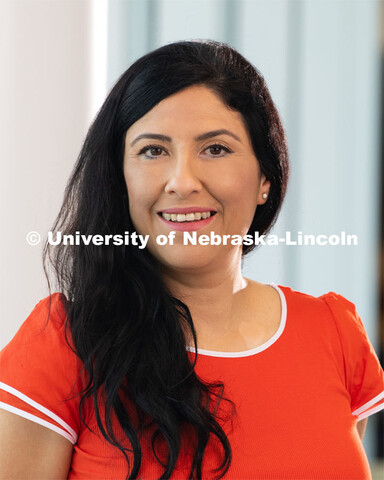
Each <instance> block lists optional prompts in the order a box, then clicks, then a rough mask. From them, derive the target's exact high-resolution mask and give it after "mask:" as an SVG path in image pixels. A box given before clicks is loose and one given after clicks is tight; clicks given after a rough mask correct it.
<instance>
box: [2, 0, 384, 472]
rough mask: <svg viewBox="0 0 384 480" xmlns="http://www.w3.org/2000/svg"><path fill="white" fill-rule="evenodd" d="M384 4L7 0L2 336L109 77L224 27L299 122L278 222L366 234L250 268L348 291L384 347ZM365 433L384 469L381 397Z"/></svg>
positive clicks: (28, 287)
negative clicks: (32, 236)
mask: <svg viewBox="0 0 384 480" xmlns="http://www.w3.org/2000/svg"><path fill="white" fill-rule="evenodd" d="M383 12H384V7H383V2H381V1H380V0H0V62H1V67H2V75H1V76H0V102H1V103H0V104H1V114H0V138H1V141H0V159H1V162H0V215H1V223H0V226H1V232H0V252H1V253H0V286H1V288H0V316H1V319H2V322H1V325H0V348H2V347H3V346H4V345H5V344H6V343H8V341H9V340H10V339H11V338H12V336H13V335H14V334H15V332H16V331H17V329H18V328H19V326H20V325H21V323H22V322H23V321H24V320H25V318H26V317H27V316H28V314H29V313H30V312H31V310H32V309H33V307H34V306H35V305H36V303H37V302H38V301H39V300H40V299H41V298H43V297H45V296H46V295H47V294H48V290H47V286H46V281H45V277H44V274H43V270H42V265H41V251H42V244H40V245H38V246H31V245H28V243H27V241H26V235H27V233H28V232H30V231H37V232H39V233H40V234H41V236H42V237H45V236H46V233H47V232H48V230H50V227H51V226H52V224H53V221H54V219H55V217H56V215H57V213H58V211H59V208H60V206H61V202H62V198H63V193H64V189H65V185H66V182H67V180H68V177H69V175H70V172H71V170H72V167H73V165H74V163H75V161H76V158H77V156H78V154H79V151H80V148H81V145H82V142H83V140H84V138H85V135H86V132H87V129H88V127H89V125H90V123H91V121H92V118H93V117H94V115H95V114H96V112H97V110H98V109H99V108H100V106H101V104H102V102H103V100H104V98H105V96H106V94H107V92H108V91H109V89H110V88H111V87H112V85H113V84H114V83H115V81H116V80H117V79H118V77H119V76H120V75H121V73H122V72H123V71H124V70H126V69H127V68H128V66H129V65H130V64H131V63H132V62H133V61H134V60H136V59H137V58H138V57H140V56H141V55H143V54H145V53H146V52H148V51H150V50H152V49H154V48H156V47H158V46H160V45H163V44H165V43H168V42H171V41H175V40H186V39H214V40H219V41H224V42H226V43H229V44H230V45H232V46H234V47H235V48H237V49H238V50H239V51H240V53H242V54H243V55H244V56H245V57H247V58H248V59H249V60H250V61H251V62H252V63H253V64H254V65H255V66H256V67H257V68H258V69H259V70H260V71H261V73H262V74H263V75H264V77H265V79H266V81H267V84H268V86H269V89H270V91H271V94H272V98H273V99H274V101H275V103H276V105H277V108H278V110H279V112H280V115H281V117H282V120H283V123H284V126H285V129H286V133H287V138H288V145H289V150H290V157H291V178H290V183H289V186H288V193H287V197H286V201H285V204H284V207H283V209H282V211H281V214H280V217H279V220H278V221H277V223H276V225H275V227H274V229H273V231H272V233H276V234H279V235H280V234H281V235H282V233H283V232H285V231H286V230H289V231H291V232H292V235H293V236H294V235H296V234H297V232H299V231H301V232H303V233H304V234H307V233H308V234H326V235H330V234H337V235H340V234H341V232H343V231H344V232H346V233H347V234H355V235H357V237H358V245H357V246H328V247H324V246H323V247H320V246H297V247H294V246H283V245H280V246H263V247H260V248H258V249H256V251H255V252H253V253H252V254H251V255H250V256H249V258H247V259H246V260H245V263H244V274H245V275H247V276H249V277H251V278H254V279H256V280H258V281H262V282H275V283H278V284H282V285H288V286H290V287H292V288H293V289H295V290H301V291H303V292H305V293H309V294H312V295H316V296H318V295H321V294H323V293H326V292H328V291H336V292H338V293H341V294H342V295H344V296H345V297H347V298H348V299H349V300H351V301H352V302H354V303H355V304H356V306H357V309H358V311H359V313H360V316H361V317H362V320H363V322H364V324H365V327H366V330H367V332H368V335H369V337H370V339H371V341H372V343H373V345H374V347H375V350H376V352H377V353H378V355H379V357H380V358H381V360H382V361H383V350H384V294H383V291H384V286H383V285H384V222H383V212H384V196H383V188H382V186H383V184H384V180H383V176H384V173H383V172H384V168H383V158H384V156H383V152H384V148H383V130H384V128H383V126H384V123H383V118H384V94H383V91H384V89H383V77H384V33H383V31H384V21H383V16H384V13H383ZM364 446H365V449H366V452H367V455H368V458H369V460H370V463H371V466H372V470H373V476H374V478H381V479H382V478H383V477H384V470H383V467H382V462H383V455H384V454H383V449H384V446H383V413H382V412H381V413H377V414H375V415H373V416H371V417H369V421H368V428H367V432H366V435H365V439H364ZM380 462H381V464H380ZM380 465H381V466H380Z"/></svg>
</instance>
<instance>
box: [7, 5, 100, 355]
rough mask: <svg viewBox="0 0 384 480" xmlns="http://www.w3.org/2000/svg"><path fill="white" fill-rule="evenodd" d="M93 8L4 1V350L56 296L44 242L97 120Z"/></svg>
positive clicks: (89, 6) (88, 6)
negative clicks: (36, 241)
mask: <svg viewBox="0 0 384 480" xmlns="http://www.w3.org/2000/svg"><path fill="white" fill-rule="evenodd" d="M91 20H92V15H91V3H90V2H86V1H81V2H72V1H69V2H68V1H66V0H62V1H60V0H59V1H55V2H51V1H39V0H27V1H22V0H18V1H13V0H10V1H4V0H2V1H1V2H0V65H1V71H2V74H1V75H0V105H1V113H0V135H1V140H0V218H1V222H0V229H1V231H0V318H1V322H0V344H1V345H0V348H1V347H2V346H3V345H5V344H6V343H7V342H8V341H9V340H10V338H11V337H12V336H13V334H14V333H15V332H16V330H17V329H18V327H19V326H20V324H21V323H22V322H23V321H24V320H25V318H26V317H27V316H28V314H29V313H30V312H31V310H32V309H33V307H34V306H35V305H36V303H37V302H38V301H39V300H40V299H42V298H43V297H45V296H46V295H47V294H48V292H47V288H46V281H45V277H44V275H43V270H42V266H41V265H42V262H41V252H42V243H41V244H40V245H38V246H30V245H28V243H27V242H26V235H27V233H28V232H30V231H31V230H35V231H37V232H39V233H40V234H41V235H42V236H44V235H46V233H47V231H48V230H49V229H50V227H51V225H52V224H53V221H54V219H55V217H56V215H57V214H58V211H59V207H60V205H61V201H62V197H63V192H64V187H65V184H66V181H67V179H68V176H69V173H70V171H71V169H72V167H73V164H74V162H75V160H76V158H77V155H78V153H79V150H80V146H81V143H82V140H83V137H84V135H85V133H86V130H87V128H88V124H89V121H90V116H91V94H92V88H91V84H92V78H91V59H92V55H91V53H92V52H91Z"/></svg>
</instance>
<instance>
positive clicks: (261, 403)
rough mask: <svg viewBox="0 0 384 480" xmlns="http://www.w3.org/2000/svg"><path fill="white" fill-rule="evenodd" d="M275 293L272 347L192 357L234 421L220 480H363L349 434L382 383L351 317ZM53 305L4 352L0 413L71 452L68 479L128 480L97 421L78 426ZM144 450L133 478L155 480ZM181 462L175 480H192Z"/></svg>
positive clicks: (56, 299) (74, 365)
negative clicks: (54, 436) (49, 433)
mask: <svg viewBox="0 0 384 480" xmlns="http://www.w3.org/2000/svg"><path fill="white" fill-rule="evenodd" d="M273 286H274V287H275V288H276V289H277V290H278V292H279V294H280V297H281V301H282V318H281V323H280V327H279V329H278V330H277V332H276V333H275V334H274V335H273V337H272V338H271V339H270V340H269V341H268V342H266V343H264V344H263V345H261V346H259V347H257V348H254V349H252V350H247V351H244V352H212V351H206V350H201V351H200V350H199V355H198V359H197V365H196V373H197V374H198V375H199V376H200V377H201V378H202V379H203V380H209V381H215V380H221V381H223V382H224V384H225V386H226V387H225V388H226V390H225V392H224V396H226V397H229V398H230V399H231V400H233V401H234V402H235V404H236V406H237V411H238V416H237V418H236V419H235V421H234V422H233V424H232V429H231V428H230V426H229V424H228V423H225V424H224V423H222V426H223V428H224V430H225V432H226V433H227V435H228V438H229V440H230V442H231V446H232V451H233V459H232V464H231V467H230V469H229V471H228V472H227V474H226V475H225V477H224V478H227V479H228V480H240V479H241V480H247V479H263V480H264V479H265V480H267V479H274V480H277V479H284V480H288V479H295V480H299V479H309V478H310V479H327V480H331V479H338V480H340V479H344V480H345V479H348V480H353V479H356V480H357V479H358V480H363V479H369V478H370V469H369V465H368V461H367V457H366V454H365V451H364V449H363V446H362V444H361V441H360V439H359V436H358V433H357V431H356V428H355V425H356V422H357V421H358V420H361V419H363V418H365V417H367V416H369V415H371V414H373V413H375V412H378V411H379V410H380V409H382V408H384V372H383V370H382V368H381V366H380V364H379V361H378V359H377V356H376V354H375V352H374V349H373V347H372V345H371V343H370V341H369V339H368V338H367V334H366V332H365V329H364V326H363V324H362V322H361V320H360V318H359V315H358V314H357V312H356V309H355V306H354V305H353V304H352V303H351V302H349V301H348V300H346V299H345V298H344V297H342V296H341V295H338V294H336V293H334V292H330V293H327V294H325V295H322V296H320V297H318V298H317V297H313V296H310V295H306V294H303V293H300V292H296V291H293V290H292V289H291V288H289V287H284V286H279V287H278V286H276V285H273ZM51 298H52V310H51V316H50V320H49V322H48V323H47V324H46V320H47V311H48V303H49V297H47V298H45V299H44V300H42V301H40V302H39V303H38V304H37V306H36V307H35V309H34V310H33V311H32V313H31V314H30V316H29V317H28V318H27V320H26V321H25V322H24V324H23V325H22V326H21V327H20V329H19V331H18V332H17V334H16V335H15V337H14V338H13V339H12V341H11V342H10V343H9V344H8V345H7V346H6V347H5V348H4V349H3V350H2V352H1V353H0V367H1V368H0V371H1V373H0V408H3V409H5V410H9V411H11V412H13V413H15V414H17V415H21V416H23V417H26V418H29V419H30V420H31V421H34V422H37V423H40V424H41V425H44V426H45V427H47V428H50V429H52V430H55V431H56V432H57V433H58V434H60V435H63V436H65V437H66V438H67V439H68V440H69V441H70V442H72V443H73V444H74V452H73V457H72V464H71V469H70V472H69V476H68V478H69V479H82V480H85V479H87V480H89V479H92V480H95V479H103V480H105V479H116V478H120V479H122V478H125V476H126V475H127V473H128V469H127V464H126V461H125V459H124V457H123V456H122V454H121V453H120V451H119V450H118V449H116V448H115V447H113V446H111V445H110V444H109V443H108V442H107V441H106V440H105V439H104V437H102V435H101V433H100V432H99V431H98V428H97V424H96V420H95V417H94V412H93V410H92V409H89V411H88V412H87V417H86V419H87V421H88V422H89V423H88V424H89V426H90V427H91V428H92V430H94V431H95V433H92V432H90V431H89V430H88V429H87V428H86V427H84V425H82V423H81V421H80V418H79V414H78V404H79V398H78V397H76V393H77V392H78V391H79V390H80V389H81V388H82V385H81V383H80V382H78V383H77V384H76V386H75V388H74V389H73V390H72V387H73V385H74V384H75V381H76V377H77V374H78V373H79V370H80V368H81V363H80V361H79V360H78V358H77V357H76V355H75V354H74V353H73V352H72V351H71V349H70V348H69V346H68V344H67V343H66V341H65V338H64V328H63V323H64V319H65V311H64V307H63V304H62V301H61V298H62V297H61V295H60V294H58V293H55V294H53V295H52V297H51ZM189 354H190V356H191V360H192V358H193V356H194V354H193V353H192V352H190V353H189ZM67 397H68V398H71V397H75V398H72V399H69V400H65V399H66V398H67ZM225 405H226V404H224V407H225ZM225 408H226V407H225ZM150 433H152V432H150ZM147 440H148V439H147V437H146V438H144V439H143V440H142V447H143V461H142V466H141V470H140V475H139V478H142V479H143V480H152V479H158V478H160V477H161V475H162V472H163V468H162V467H161V466H160V465H159V464H158V463H157V461H156V459H155V458H154V456H153V454H152V449H151V446H150V442H149V443H148V441H147ZM126 442H127V440H126ZM216 442H217V440H216V439H212V440H211V441H210V443H209V444H208V447H207V450H206V454H205V457H204V462H203V472H204V475H203V478H204V479H211V478H214V477H215V475H213V474H212V473H210V470H211V469H212V468H216V467H217V466H218V465H219V463H220V461H221V459H222V456H221V455H222V449H221V446H220V447H219V451H217V450H215V447H217V443H216ZM126 445H127V446H129V444H128V443H126ZM185 452H186V449H184V451H183V452H182V454H181V455H180V457H179V461H178V464H177V469H178V470H177V471H176V472H175V473H174V474H173V475H172V477H171V478H172V479H180V480H181V479H182V480H185V479H186V478H187V477H188V473H189V467H190V459H189V458H188V457H187V455H186V453H185ZM131 464H132V463H131Z"/></svg>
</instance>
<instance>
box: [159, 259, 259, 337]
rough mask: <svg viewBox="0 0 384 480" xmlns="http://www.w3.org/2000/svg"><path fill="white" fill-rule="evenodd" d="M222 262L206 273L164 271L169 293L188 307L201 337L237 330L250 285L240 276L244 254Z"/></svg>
mask: <svg viewBox="0 0 384 480" xmlns="http://www.w3.org/2000/svg"><path fill="white" fill-rule="evenodd" d="M222 260H223V259H221V262H219V265H218V264H217V263H216V264H215V266H214V268H207V269H204V271H202V270H201V269H199V270H198V271H195V272H193V271H185V270H182V271H175V270H167V271H163V278H164V281H165V283H166V285H167V287H168V289H169V291H170V292H171V293H172V295H173V296H175V297H177V298H178V299H180V300H181V301H182V302H184V303H185V304H186V305H187V306H188V308H189V310H190V312H191V315H192V319H193V323H194V326H195V329H196V332H197V334H198V336H199V337H200V338H201V337H206V336H211V335H218V334H228V332H230V331H232V330H234V329H235V328H236V325H235V322H236V321H235V319H236V318H238V315H237V312H238V310H239V307H240V308H241V304H242V300H243V298H244V294H245V290H246V287H247V286H248V282H249V281H248V280H247V279H246V278H244V277H243V275H242V273H241V252H240V251H239V253H238V254H237V255H236V256H234V257H232V259H231V260H230V261H228V262H227V263H224V262H223V261H222ZM237 321H238V320H237ZM188 343H189V344H190V345H192V343H193V342H192V341H189V342H188Z"/></svg>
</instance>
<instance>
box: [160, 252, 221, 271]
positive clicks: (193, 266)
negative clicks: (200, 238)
mask: <svg viewBox="0 0 384 480" xmlns="http://www.w3.org/2000/svg"><path fill="white" fill-rule="evenodd" d="M218 250H219V249H217V250H216V251H215V248H214V246H211V245H210V246H202V245H196V246H195V245H193V246H192V245H189V246H185V245H180V246H176V245H168V246H164V248H163V249H157V250H156V252H152V255H154V256H155V257H156V259H157V260H158V261H159V262H160V263H161V264H162V265H163V266H164V267H166V268H168V269H172V270H180V271H184V272H186V271H188V270H190V271H194V270H202V269H204V268H205V267H207V266H208V265H210V264H212V262H215V261H217V260H218V259H219V257H220V252H219V251H218Z"/></svg>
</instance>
